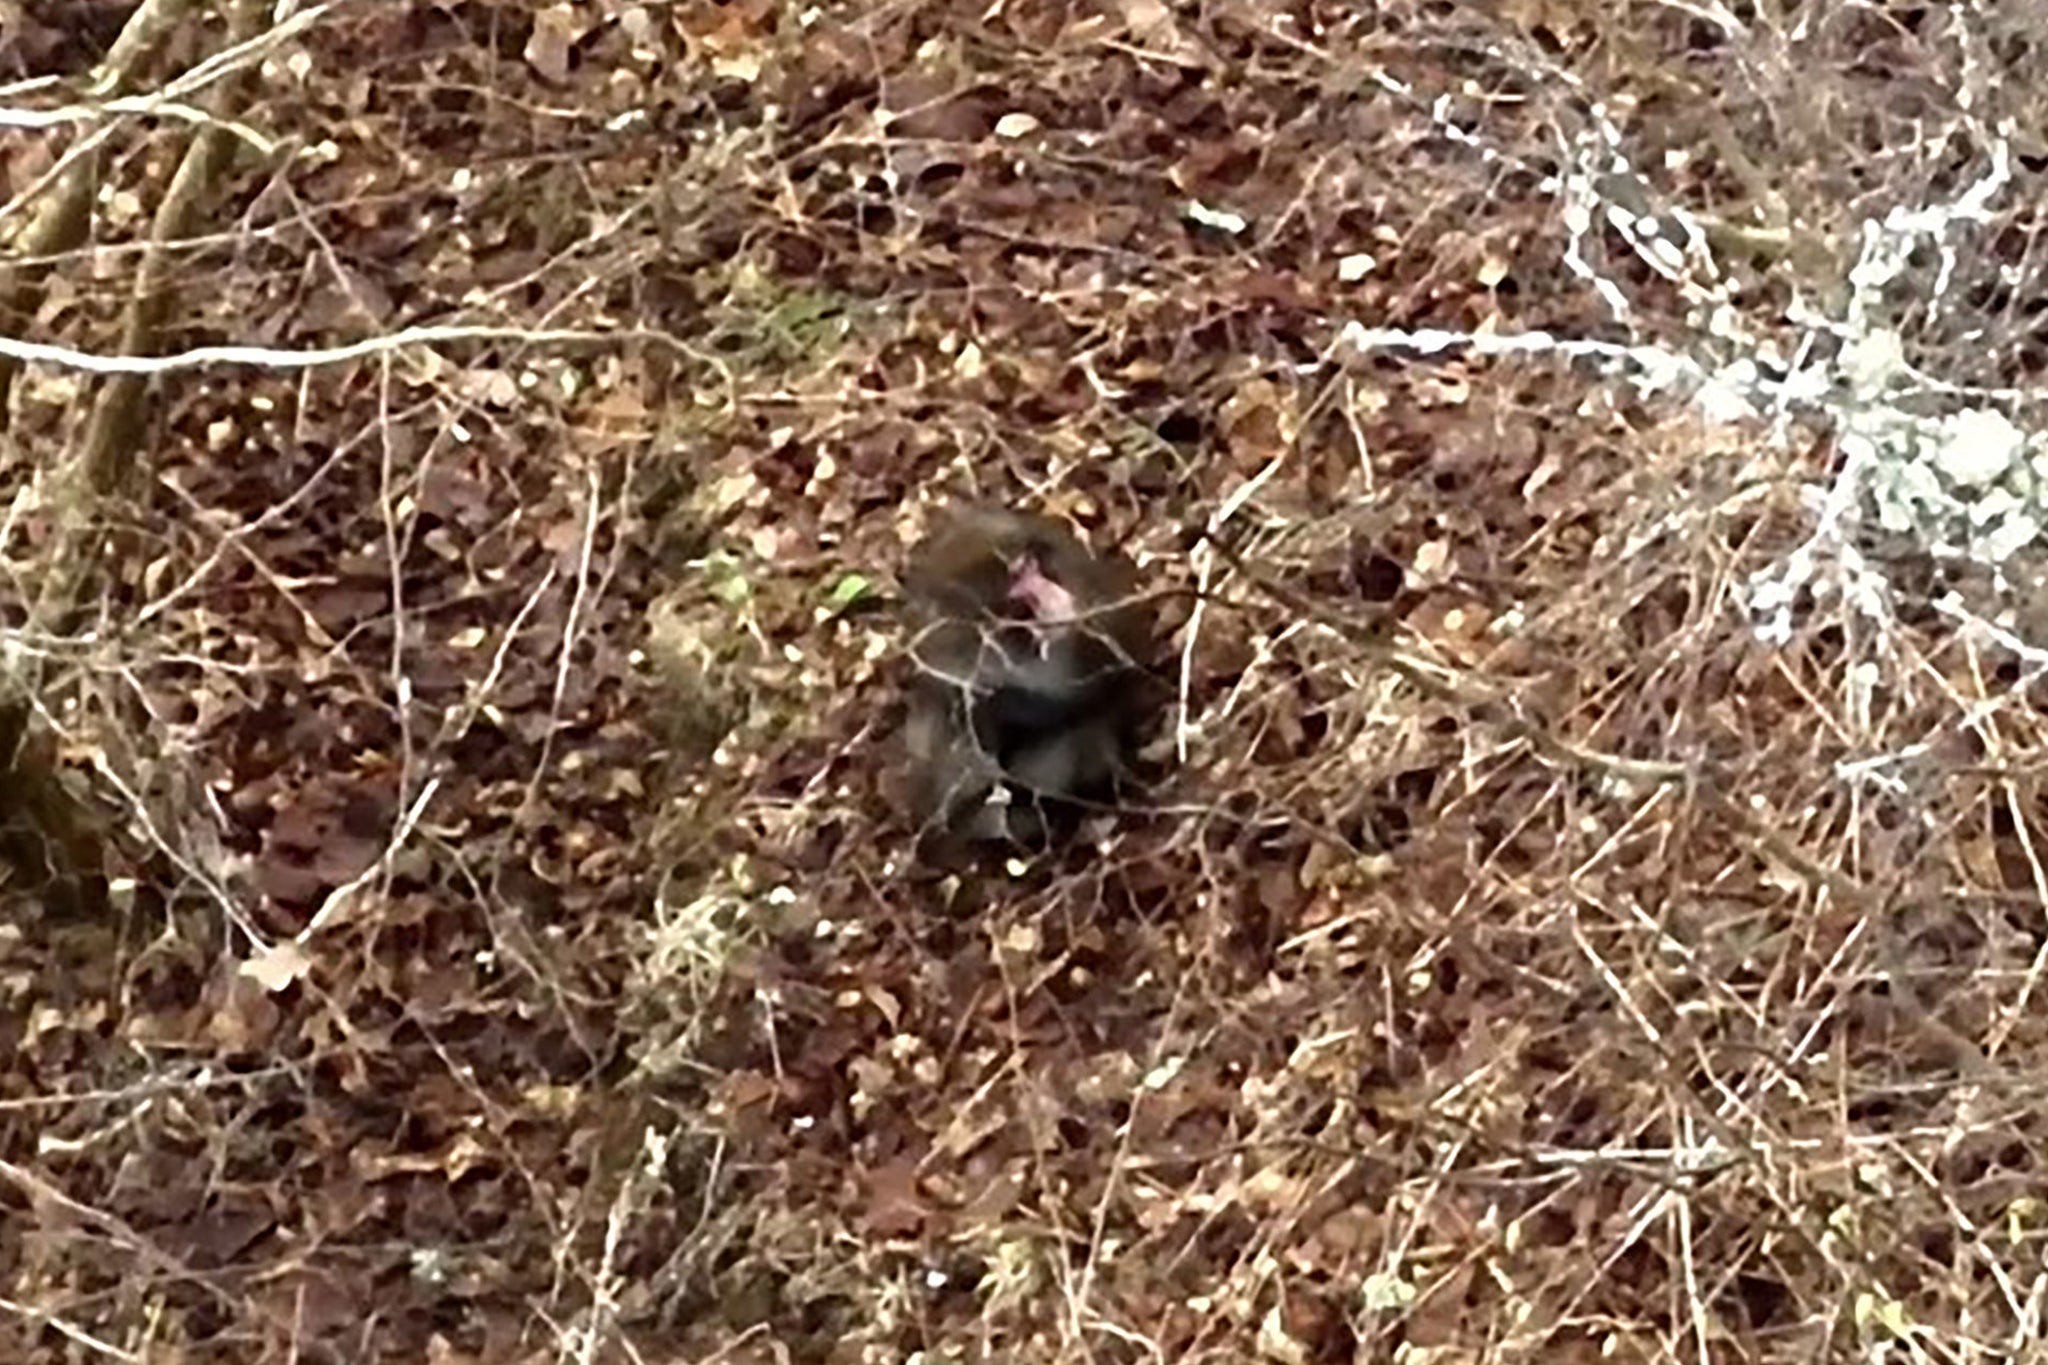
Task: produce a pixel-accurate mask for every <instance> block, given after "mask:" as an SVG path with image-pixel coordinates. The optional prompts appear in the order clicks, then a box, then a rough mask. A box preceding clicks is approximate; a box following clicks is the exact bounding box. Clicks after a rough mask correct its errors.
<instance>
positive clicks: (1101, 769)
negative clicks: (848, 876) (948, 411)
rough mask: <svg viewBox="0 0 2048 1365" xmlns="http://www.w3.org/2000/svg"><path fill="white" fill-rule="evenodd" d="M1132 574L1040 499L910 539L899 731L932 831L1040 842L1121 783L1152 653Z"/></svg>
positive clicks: (983, 510)
mask: <svg viewBox="0 0 2048 1365" xmlns="http://www.w3.org/2000/svg"><path fill="white" fill-rule="evenodd" d="M1136 583H1137V573H1136V570H1135V568H1134V567H1133V566H1132V565H1131V563H1130V562H1129V561H1128V560H1127V559H1124V558H1123V557H1122V556H1119V555H1101V554H1096V553H1094V552H1093V551H1091V550H1089V549H1088V548H1087V547H1086V546H1084V545H1083V544H1082V543H1081V542H1080V540H1079V539H1077V538H1076V537H1075V535H1074V534H1073V533H1072V532H1071V531H1069V530H1068V529H1067V528H1066V527H1065V526H1064V525H1062V524H1061V523H1060V522H1057V521H1055V520H1053V519H1051V518H1049V517H1045V516H1040V515H1037V514H1035V513H1027V512H1015V511H1008V510H1004V509H998V508H991V507H985V506H967V507H959V508H954V509H951V510H949V511H948V512H947V513H945V514H944V515H943V516H942V517H941V518H940V520H939V521H938V523H937V525H936V527H935V529H934V530H933V531H932V533H931V534H930V535H929V536H927V537H926V538H925V539H924V540H923V541H922V542H920V543H919V544H918V545H917V546H916V547H915V548H914V549H913V550H912V551H911V554H910V557H909V561H908V564H907V566H906V569H905V572H904V575H903V588H904V596H905V598H906V599H907V602H908V604H909V607H910V612H911V619H912V624H913V626H914V632H913V638H912V640H911V643H910V648H909V651H908V652H909V655H910V661H911V665H912V675H913V676H912V678H911V683H910V707H909V717H908V719H907V721H906V723H905V731H904V733H905V748H906V750H907V758H908V768H909V776H910V792H909V796H910V805H911V809H912V813H913V814H914V815H915V816H916V818H917V820H918V822H919V826H920V830H921V833H922V835H923V836H924V837H925V838H926V839H927V840H930V841H933V842H934V843H935V844H936V845H939V846H957V845H960V844H967V845H977V844H988V843H1007V844H1011V845H1021V846H1037V845H1042V844H1043V843H1045V842H1046V841H1047V840H1048V839H1050V838H1051V837H1052V836H1053V835H1054V834H1055V833H1056V832H1057V830H1058V829H1059V828H1063V827H1066V826H1067V825H1069V824H1070V823H1071V822H1072V820H1073V819H1074V817H1075V816H1076V815H1077V814H1078V813H1079V812H1080V811H1081V810H1084V809H1086V808H1087V807H1088V806H1090V805H1094V804H1100V803H1101V802H1103V801H1104V800H1105V799H1106V798H1107V797H1109V796H1110V795H1112V794H1113V793H1114V792H1115V791H1116V790H1117V788H1118V787H1119V785H1120V784H1121V783H1122V781H1123V780H1124V778H1125V777H1126V776H1127V760H1128V756H1129V753H1130V751H1131V749H1132V748H1133V747H1134V746H1135V742H1136V738H1137V732H1138V729H1139V727H1140V725H1141V723H1142V721H1143V719H1144V712H1145V710H1146V709H1147V707H1146V699H1147V696H1148V689H1147V687H1146V685H1145V684H1146V683H1147V681H1148V680H1149V670H1150V667H1151V663H1152V650H1153V639H1152V632H1153V625H1154V623H1153V621H1152V615H1151V612H1150V610H1149V608H1148V607H1147V605H1146V604H1145V603H1144V602H1142V601H1140V600H1138V599H1137V597H1136V596H1135V588H1136Z"/></svg>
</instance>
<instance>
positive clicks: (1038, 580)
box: [1008, 555, 1076, 622]
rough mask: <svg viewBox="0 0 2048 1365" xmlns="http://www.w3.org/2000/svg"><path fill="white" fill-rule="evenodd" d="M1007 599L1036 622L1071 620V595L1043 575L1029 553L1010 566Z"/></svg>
mask: <svg viewBox="0 0 2048 1365" xmlns="http://www.w3.org/2000/svg"><path fill="white" fill-rule="evenodd" d="M1008 600H1009V601H1011V602H1013V603H1015V604H1016V605H1017V606H1020V607H1022V608H1024V610H1025V611H1027V612H1029V613H1030V614H1031V617H1032V618H1033V619H1034V620H1038V621H1044V622H1054V621H1071V620H1073V619H1074V617H1075V615H1076V612H1075V609H1074V594H1072V593H1071V592H1068V591H1067V590H1066V589H1065V588H1063V587H1061V586H1060V585H1059V584H1057V583H1055V582H1053V581H1052V579H1050V578H1048V577H1046V574H1045V570H1043V569H1041V568H1039V567H1038V560H1037V558H1036V556H1032V555H1026V556H1025V557H1024V558H1023V559H1021V560H1019V561H1018V562H1017V564H1016V565H1015V566H1013V567H1012V568H1011V570H1010V592H1009V597H1008Z"/></svg>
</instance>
